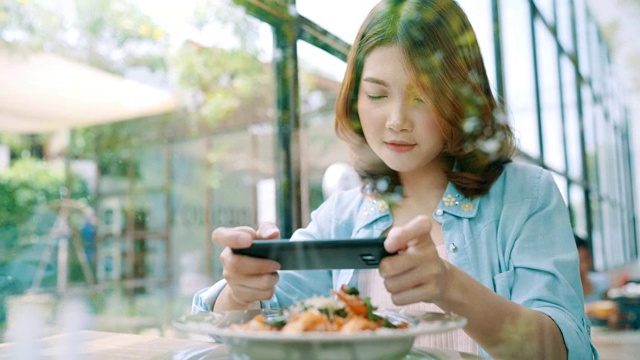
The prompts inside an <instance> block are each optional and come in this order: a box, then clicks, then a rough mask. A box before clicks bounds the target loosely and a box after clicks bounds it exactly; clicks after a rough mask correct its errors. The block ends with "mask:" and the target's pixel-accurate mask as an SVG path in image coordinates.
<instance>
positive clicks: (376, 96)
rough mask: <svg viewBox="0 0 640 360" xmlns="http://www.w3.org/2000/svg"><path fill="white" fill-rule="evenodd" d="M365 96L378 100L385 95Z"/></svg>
mask: <svg viewBox="0 0 640 360" xmlns="http://www.w3.org/2000/svg"><path fill="white" fill-rule="evenodd" d="M367 98H369V100H380V99H384V98H386V96H384V95H367Z"/></svg>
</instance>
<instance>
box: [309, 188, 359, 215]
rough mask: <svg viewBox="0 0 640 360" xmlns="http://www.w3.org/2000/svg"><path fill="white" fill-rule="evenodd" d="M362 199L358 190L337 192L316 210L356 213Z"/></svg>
mask: <svg viewBox="0 0 640 360" xmlns="http://www.w3.org/2000/svg"><path fill="white" fill-rule="evenodd" d="M364 199H365V197H364V196H363V195H362V191H361V189H360V188H353V189H349V190H342V191H337V192H335V193H333V194H332V195H331V196H329V198H328V199H326V200H325V201H324V202H323V203H322V205H320V207H319V208H318V210H329V211H340V212H341V213H349V212H351V211H358V209H360V207H361V206H362V203H363V201H364Z"/></svg>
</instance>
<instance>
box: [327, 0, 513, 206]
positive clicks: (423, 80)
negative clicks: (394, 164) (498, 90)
mask: <svg viewBox="0 0 640 360" xmlns="http://www.w3.org/2000/svg"><path fill="white" fill-rule="evenodd" d="M389 45H395V46H398V47H399V48H400V49H401V51H402V54H403V59H404V62H405V64H404V66H405V69H406V70H407V71H408V73H409V74H410V76H411V77H412V79H413V81H414V82H415V85H416V88H417V89H418V91H420V92H421V94H420V95H422V96H424V97H425V98H426V99H429V100H430V101H429V102H430V103H431V104H432V106H433V110H434V111H435V113H436V114H437V121H438V126H439V128H440V130H441V131H442V135H443V137H444V142H445V145H444V148H443V155H444V156H445V158H446V159H447V160H448V163H454V164H455V167H454V168H450V169H443V170H444V171H445V174H446V176H447V178H448V180H449V181H450V182H451V183H452V184H454V185H455V186H456V188H457V189H458V190H459V191H460V192H461V193H462V194H463V195H465V196H467V197H474V196H479V195H483V194H485V193H487V192H488V191H489V189H490V187H491V185H492V184H493V183H494V182H495V180H496V179H497V178H498V177H499V176H500V174H501V173H502V171H503V169H504V165H505V164H506V163H508V162H510V161H511V157H512V156H513V153H514V151H515V144H514V139H513V132H512V130H511V128H510V126H509V124H508V122H507V120H506V116H504V112H503V111H502V109H501V108H500V106H499V105H498V103H497V101H496V100H495V98H494V96H493V93H492V91H491V88H490V84H489V79H488V77H487V73H486V70H485V67H484V63H483V60H482V55H481V53H480V47H479V45H478V42H477V40H476V35H475V32H474V30H473V28H472V27H471V24H470V22H469V20H468V18H467V16H466V15H465V13H464V12H463V11H462V9H461V8H460V7H459V5H458V4H457V3H456V2H455V1H453V0H383V1H381V2H380V3H378V5H376V6H375V7H374V8H373V9H372V10H371V12H370V13H369V14H368V16H367V18H366V19H365V21H364V23H363V24H362V26H361V27H360V30H359V31H358V35H357V37H356V39H355V42H354V44H353V46H352V47H351V50H350V52H349V55H348V59H347V69H346V72H345V76H344V80H343V82H342V87H341V89H340V94H339V96H338V100H337V103H336V122H335V128H336V133H337V135H338V137H339V138H341V139H342V140H344V141H345V142H347V143H348V144H349V145H350V147H351V149H352V152H353V155H354V159H353V163H354V164H353V165H354V167H355V168H356V170H357V171H358V173H359V174H360V175H361V176H362V177H363V178H365V179H374V180H375V179H377V178H382V177H384V178H387V179H390V180H391V183H392V185H393V186H392V187H391V188H393V187H394V186H397V185H400V183H399V176H398V174H397V173H396V172H395V171H394V170H391V169H390V168H388V167H387V166H386V165H385V164H384V163H383V162H382V160H381V159H379V158H378V157H377V156H376V155H374V154H373V152H372V150H371V149H370V147H369V145H368V144H366V140H365V138H364V134H363V132H362V126H361V124H360V118H359V115H358V108H357V106H358V104H357V99H358V90H359V85H360V80H361V76H362V71H363V68H364V62H365V59H366V58H367V56H368V55H369V54H370V53H371V52H372V51H373V50H374V49H376V48H378V47H380V46H389Z"/></svg>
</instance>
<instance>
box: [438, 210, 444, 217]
mask: <svg viewBox="0 0 640 360" xmlns="http://www.w3.org/2000/svg"><path fill="white" fill-rule="evenodd" d="M442 214H444V211H443V210H442V209H437V210H436V216H442Z"/></svg>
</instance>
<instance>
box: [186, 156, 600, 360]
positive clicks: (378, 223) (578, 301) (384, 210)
mask: <svg viewBox="0 0 640 360" xmlns="http://www.w3.org/2000/svg"><path fill="white" fill-rule="evenodd" d="M433 218H434V219H435V220H436V221H438V222H439V223H441V224H442V233H443V237H444V242H445V248H446V250H447V260H448V261H449V262H451V263H452V264H453V265H455V266H457V267H459V268H460V269H462V270H464V271H465V272H467V273H468V274H470V275H471V276H473V277H474V278H475V279H476V280H477V281H479V282H480V283H482V284H483V285H484V286H486V287H488V288H489V289H491V290H493V291H494V292H496V293H498V294H499V295H501V296H503V297H504V298H507V299H509V300H511V301H513V302H515V303H518V304H521V305H523V306H526V307H529V308H531V309H535V310H538V311H540V312H543V313H545V314H546V315H548V316H549V317H551V318H552V319H553V320H554V321H555V323H556V324H557V325H558V327H559V328H560V331H561V332H562V335H563V337H564V341H565V344H566V346H567V349H568V351H569V353H568V355H569V359H572V360H573V359H575V360H578V359H580V360H582V359H592V358H596V359H597V358H598V355H597V351H595V348H593V347H592V345H591V340H590V325H589V321H588V320H587V318H586V317H585V314H584V304H583V298H582V285H581V282H580V275H579V271H578V253H577V250H576V246H575V241H574V239H573V233H572V229H571V225H570V221H569V214H568V210H567V206H566V204H565V203H564V200H563V198H562V196H561V194H560V192H559V191H558V188H557V186H556V184H555V183H554V181H553V178H552V176H551V174H550V173H549V172H548V171H546V170H543V169H542V168H539V167H535V166H531V165H527V164H521V163H511V164H508V165H506V166H505V170H504V172H503V174H502V175H501V176H500V177H499V178H498V180H497V181H496V182H495V184H494V185H493V186H492V187H491V190H490V191H489V193H488V194H486V195H484V196H481V197H477V198H474V199H468V198H466V197H464V196H463V195H462V194H460V192H458V191H457V190H456V188H455V187H454V186H453V185H452V184H449V185H448V187H447V189H446V191H445V193H444V196H443V198H442V200H441V201H440V203H439V204H438V207H437V209H436V210H435V211H434V212H433ZM392 223H393V219H392V215H391V212H390V210H389V207H388V206H387V204H386V203H385V202H384V201H381V200H375V199H372V198H370V197H366V196H363V195H362V193H361V192H360V190H359V189H353V190H349V191H345V192H340V193H337V194H335V195H333V196H332V197H330V198H329V199H327V201H325V202H324V203H323V204H322V205H321V206H320V207H319V208H318V209H317V210H316V211H314V212H313V213H312V214H311V222H310V223H309V226H307V227H306V228H303V229H299V230H297V231H296V232H295V233H294V234H293V236H292V238H294V239H296V240H305V239H341V238H370V237H379V236H381V235H382V234H383V232H384V231H385V230H387V229H388V228H389V227H391V226H392ZM357 276H358V271H357V270H333V271H320V270H315V271H299V272H294V271H281V272H280V281H279V282H278V284H277V286H276V292H275V295H274V297H273V298H272V300H271V301H268V302H264V303H263V306H268V307H271V308H276V307H286V306H289V305H291V304H292V303H293V302H294V301H297V300H302V299H306V298H308V297H309V296H311V295H322V296H326V295H327V294H328V293H329V289H331V288H334V289H338V288H339V287H340V286H341V285H342V284H349V285H350V286H355V285H356V284H357ZM224 285H225V284H224V281H220V282H218V283H216V284H215V285H214V286H212V287H211V288H207V289H203V290H201V291H200V292H198V293H197V294H196V295H195V296H194V301H193V311H194V312H203V311H211V308H212V304H213V302H214V301H215V299H216V298H217V296H218V294H219V293H220V291H221V290H222V288H223V287H224ZM484 355H486V354H484Z"/></svg>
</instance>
